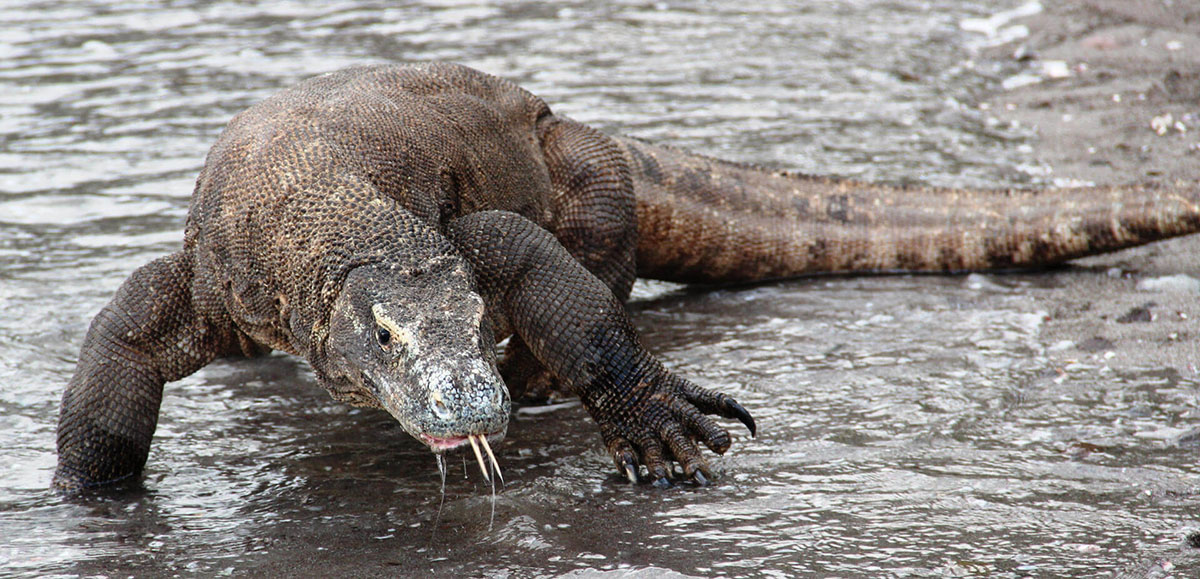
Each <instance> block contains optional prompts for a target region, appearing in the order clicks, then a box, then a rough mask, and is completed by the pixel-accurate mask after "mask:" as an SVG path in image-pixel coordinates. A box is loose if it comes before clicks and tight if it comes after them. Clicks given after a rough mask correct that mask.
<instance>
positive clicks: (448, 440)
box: [418, 429, 504, 482]
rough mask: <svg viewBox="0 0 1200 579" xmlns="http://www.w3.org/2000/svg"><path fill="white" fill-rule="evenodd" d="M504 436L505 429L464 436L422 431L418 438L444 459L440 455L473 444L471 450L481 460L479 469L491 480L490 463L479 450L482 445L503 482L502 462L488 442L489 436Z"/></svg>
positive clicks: (498, 437)
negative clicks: (500, 462) (498, 459)
mask: <svg viewBox="0 0 1200 579" xmlns="http://www.w3.org/2000/svg"><path fill="white" fill-rule="evenodd" d="M502 436H504V430H503V429H501V430H497V431H495V432H493V433H491V434H467V435H464V436H444V437H443V436H433V435H430V434H425V433H424V432H422V433H421V434H420V435H419V436H418V438H419V439H420V440H421V442H424V443H425V444H426V445H427V446H429V448H430V449H431V450H433V452H434V453H435V454H438V455H439V458H438V460H439V461H440V460H442V459H441V457H440V455H442V454H444V453H446V452H447V451H450V450H454V449H456V448H459V447H462V446H465V445H467V444H470V445H471V450H472V451H474V453H475V460H477V461H479V470H480V472H482V473H483V478H485V479H488V480H490V479H491V476H490V475H489V473H488V471H489V468H488V466H489V463H488V462H486V461H484V458H483V454H482V453H481V452H480V451H479V449H480V447H482V448H483V450H484V451H486V452H487V457H488V461H490V466H491V470H493V471H494V472H495V473H496V476H497V478H500V481H501V482H503V481H504V478H503V477H502V476H501V475H500V464H499V463H497V462H496V455H495V454H493V453H492V445H491V444H489V443H488V439H489V438H495V439H496V440H499V439H500V437H502Z"/></svg>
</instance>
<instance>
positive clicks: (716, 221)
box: [617, 138, 1200, 282]
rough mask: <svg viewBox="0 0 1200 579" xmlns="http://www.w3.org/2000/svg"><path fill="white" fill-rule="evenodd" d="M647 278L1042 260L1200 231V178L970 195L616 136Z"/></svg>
mask: <svg viewBox="0 0 1200 579" xmlns="http://www.w3.org/2000/svg"><path fill="white" fill-rule="evenodd" d="M617 141H618V143H620V145H621V147H622V149H623V150H624V152H625V155H626V157H627V159H628V161H629V163H630V167H631V170H632V173H633V182H634V188H635V190H636V192H637V213H638V229H639V235H638V238H639V241H638V249H637V269H638V275H639V276H640V277H648V278H653V279H661V280H668V281H679V282H736V281H754V280H764V279H772V278H783V277H790V276H798V275H805V274H813V273H824V272H904V271H909V272H918V271H925V272H955V271H978V270H987V269H1019V268H1030V267H1038V266H1046V265H1051V264H1056V263H1061V262H1064V261H1067V260H1070V259H1075V258H1078V257H1083V256H1085V255H1093V254H1097V253H1104V252H1108V251H1113V250H1117V249H1121V248H1124V247H1131V246H1135V245H1141V244H1144V243H1149V242H1151V241H1156V240H1159V239H1165V238H1168V237H1174V236H1178V235H1185V234H1188V233H1193V232H1197V231H1200V181H1187V182H1180V183H1175V184H1143V185H1132V186H1127V187H1085V188H1069V189H1047V190H1030V191H1025V190H995V191H976V190H960V189H943V188H932V187H892V186H884V185H873V184H866V183H860V182H855V181H848V180H838V179H831V178H822V177H811V176H805V175H795V174H791V173H787V172H779V171H775V172H772V171H769V170H765V169H761V168H757V167H753V166H749V165H742V164H737V163H730V162H726V161H720V160H716V159H711V158H707V157H702V156H699V155H694V154H691V153H686V152H684V151H681V150H678V149H673V148H669V147H662V146H656V145H650V144H647V143H644V142H641V141H637V140H633V139H625V138H619V139H617Z"/></svg>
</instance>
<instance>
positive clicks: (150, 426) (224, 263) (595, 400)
mask: <svg viewBox="0 0 1200 579" xmlns="http://www.w3.org/2000/svg"><path fill="white" fill-rule="evenodd" d="M1198 205H1200V182H1196V181H1190V182H1186V183H1178V184H1173V185H1137V186H1130V187H1116V188H1108V187H1094V188H1079V189H1063V190H1046V191H967V190H957V189H940V188H929V187H886V186H881V185H871V184H864V183H859V182H854V181H846V180H838V179H832V178H822V177H811V176H805V175H796V174H790V173H786V172H776V171H767V170H763V169H759V168H755V167H752V166H747V165H741V164H734V163H728V162H724V161H719V160H715V159H710V158H705V157H701V156H697V155H692V154H689V153H686V152H683V151H680V150H676V149H672V148H667V147H661V146H654V145H650V144H647V143H644V142H641V141H637V140H632V139H627V138H619V137H609V136H605V135H603V134H601V133H599V132H597V131H596V130H594V129H592V128H589V127H587V126H585V125H582V124H580V123H577V122H574V121H572V120H570V119H567V118H564V117H561V116H557V115H555V114H553V113H552V112H551V111H550V109H549V107H548V106H547V105H546V103H545V102H543V101H542V100H541V99H540V98H538V97H536V96H534V95H533V94H530V93H529V92H527V91H525V90H523V89H521V88H519V87H518V86H516V85H515V84H512V83H510V82H507V81H505V80H502V79H499V78H496V77H493V76H490V75H487V74H484V73H481V72H478V71H475V70H472V69H469V68H466V67H463V66H457V65H452V64H424V65H413V66H391V65H384V66H369V67H361V68H353V69H350V70H345V71H341V72H335V73H330V74H325V75H321V76H318V77H316V78H312V79H310V80H307V81H304V82H302V83H300V84H298V85H296V86H294V87H292V88H289V89H287V90H284V91H283V92H281V93H279V94H277V95H275V96H273V97H271V98H268V99H267V100H265V101H263V102H261V103H259V104H257V105H255V106H253V107H251V108H250V109H248V110H246V111H245V112H243V113H241V114H239V115H237V116H236V117H234V119H233V120H232V121H231V122H230V123H229V126H228V127H227V128H226V129H225V131H224V133H223V134H222V135H221V136H220V138H218V139H217V142H216V144H215V145H214V146H213V148H212V151H211V152H210V153H209V155H208V158H207V160H206V163H205V166H204V168H203V170H202V171H201V172H200V176H199V178H198V179H197V182H196V189H195V193H194V195H193V198H192V201H191V208H190V212H189V215H188V219H187V225H186V229H185V233H184V242H183V249H182V250H180V251H178V252H176V253H173V254H171V255H168V256H166V257H162V258H160V259H157V260H154V261H152V262H150V263H148V264H146V265H144V266H142V267H140V268H138V269H137V270H136V271H134V272H133V274H132V275H131V276H130V277H129V279H128V280H126V281H125V283H124V285H122V286H121V288H120V289H119V290H118V291H117V294H116V296H115V297H114V298H113V300H112V302H111V303H109V304H108V305H107V306H106V307H105V308H104V309H103V310H102V311H101V312H100V313H99V314H98V315H97V316H96V318H95V320H94V321H93V322H92V324H91V327H90V329H89V330H88V334H87V337H86V339H85V340H84V343H83V347H82V351H81V352H80V355H79V363H78V367H77V368H76V371H75V374H74V376H73V377H72V379H71V381H70V384H69V385H68V386H67V389H66V392H65V393H64V395H63V401H62V409H61V414H60V417H59V425H58V454H59V459H58V467H57V470H56V472H55V477H54V485H55V486H56V487H58V488H60V489H64V490H68V491H70V490H77V489H80V488H85V487H95V486H101V485H106V484H110V483H114V482H117V481H121V480H123V479H131V480H135V481H136V480H137V475H138V474H139V473H140V472H141V470H142V468H143V466H144V464H145V462H146V458H147V455H148V453H149V450H150V439H151V437H152V435H153V434H154V429H155V425H156V422H157V419H158V411H159V404H160V402H161V400H162V392H163V385H164V383H166V382H170V381H172V380H178V379H180V378H182V377H184V376H187V375H189V374H191V373H193V372H195V371H197V370H198V369H200V368H201V367H202V366H204V365H206V364H208V363H209V362H211V361H213V360H214V359H216V358H218V357H222V356H226V355H237V354H246V355H254V354H262V353H265V352H268V351H270V350H282V351H284V352H288V353H291V354H294V355H297V356H302V357H303V358H305V359H306V360H307V361H308V362H309V364H310V365H311V366H312V368H313V371H314V372H315V374H316V377H317V380H318V382H319V383H320V384H321V385H322V386H323V387H324V388H326V389H327V390H328V391H329V393H330V394H331V395H332V396H333V397H334V398H336V399H338V400H343V401H346V402H349V403H350V404H355V405H360V406H371V407H378V408H383V409H385V410H386V411H388V412H389V413H391V415H392V416H394V417H395V418H396V420H397V421H399V423H400V424H401V425H402V426H403V428H404V429H405V430H406V431H407V432H408V433H410V434H412V435H413V436H414V437H416V438H417V439H419V440H421V441H422V442H424V443H425V444H426V445H428V446H429V447H430V448H431V449H432V450H433V451H434V452H439V453H440V452H444V451H446V450H449V449H452V448H456V447H459V446H463V445H466V444H468V443H470V444H472V445H474V444H476V443H477V442H484V443H486V441H487V440H488V439H491V440H493V441H494V440H496V439H498V438H499V437H501V436H503V435H504V433H505V429H506V425H507V422H508V416H509V410H510V398H509V396H510V394H509V390H510V389H511V390H512V391H513V392H514V393H520V392H522V391H523V388H524V386H526V385H537V386H538V387H544V386H545V385H547V384H555V383H561V384H562V385H564V386H566V387H568V388H569V389H570V390H571V391H573V392H575V393H577V394H578V395H579V397H580V398H581V400H582V402H583V405H584V407H585V408H586V409H587V410H588V412H589V413H590V414H591V416H592V418H593V419H595V421H596V423H597V424H598V425H599V427H600V433H601V435H602V436H603V440H604V443H605V445H606V446H607V450H608V452H609V453H610V454H611V456H612V458H613V460H614V461H615V463H616V466H617V469H618V470H619V471H620V472H621V473H622V474H623V475H625V476H627V477H629V478H630V479H631V480H636V479H642V480H649V481H652V482H654V483H656V484H660V485H665V484H669V478H670V476H671V470H670V469H669V468H668V465H669V464H670V463H671V462H674V463H678V464H679V465H680V466H682V469H683V473H684V476H686V477H689V478H690V479H691V480H694V481H696V482H699V483H701V484H703V483H704V482H706V481H707V478H708V477H710V476H711V473H710V471H709V467H708V466H707V464H706V461H705V457H704V456H703V455H702V453H701V451H700V448H699V445H700V444H703V445H704V446H707V447H708V448H709V449H711V450H712V451H714V452H716V453H724V452H725V451H726V450H727V449H728V448H729V446H730V437H729V434H728V432H727V431H726V430H725V429H724V428H722V427H721V426H718V424H717V423H716V422H715V421H714V420H713V419H712V418H710V416H709V415H717V416H721V417H726V418H735V419H737V420H740V421H741V422H742V423H743V424H745V425H746V427H747V428H748V429H749V430H750V432H751V434H753V433H754V430H755V424H754V420H753V419H752V418H751V416H750V414H749V413H748V412H747V411H746V410H745V409H744V408H743V407H742V406H741V405H739V404H738V403H737V402H736V401H734V400H733V399H732V398H730V397H729V396H726V395H724V394H720V393H716V392H713V391H710V390H707V389H705V388H702V387H699V386H697V385H695V384H693V383H691V382H689V381H687V380H685V379H683V378H680V377H678V376H675V375H674V374H671V373H670V372H668V371H667V370H666V369H664V367H663V366H662V364H661V363H659V361H657V360H656V359H655V358H654V357H653V356H651V355H650V354H649V353H647V352H646V351H645V350H644V349H643V348H642V347H641V346H640V345H639V342H638V337H637V335H636V334H635V332H634V330H633V328H632V326H631V325H630V323H629V321H628V319H627V317H626V312H625V310H624V307H623V302H624V301H625V300H626V299H627V298H628V297H629V292H630V288H631V286H632V285H633V281H634V278H635V276H642V277H647V278H654V279H661V280H669V281H676V282H735V281H737V282H740V281H751V280H766V279H773V278H782V277H788V276H796V275H801V274H809V273H817V272H892V271H897V272H898V271H940V272H961V271H973V270H985V269H996V268H1001V269H1012V268H1029V267H1036V266H1042V265H1047V264H1055V263H1060V262H1063V261H1066V260H1070V259H1073V258H1077V257H1081V256H1085V255H1089V254H1095V253H1101V252H1106V251H1111V250H1115V249H1119V248H1123V247H1129V246H1133V245H1138V244H1143V243H1147V242H1150V241H1154V240H1158V239H1163V238H1166V237H1171V236H1176V235H1182V234H1187V233H1191V232H1195V231H1197V230H1200V206H1198ZM508 336H512V338H511V340H510V342H509V345H508V347H507V350H506V356H505V359H504V360H503V362H502V363H500V364H499V365H498V364H497V362H496V359H495V354H494V348H495V344H496V342H497V340H500V339H503V338H505V337H508ZM501 376H503V379H502V378H501ZM506 383H507V387H506V385H505V384H506ZM485 446H486V445H485ZM476 454H477V456H478V454H479V452H478V448H476ZM493 464H494V458H493ZM481 466H483V462H482V459H481ZM643 468H644V469H645V471H644V474H643V470H642V469H643ZM485 474H486V472H485Z"/></svg>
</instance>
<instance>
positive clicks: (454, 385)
mask: <svg viewBox="0 0 1200 579" xmlns="http://www.w3.org/2000/svg"><path fill="white" fill-rule="evenodd" d="M326 344H327V347H326V351H327V356H328V358H329V360H330V362H333V363H334V365H335V367H336V368H337V374H340V375H341V376H340V377H341V378H344V379H345V380H346V381H347V382H349V383H350V384H351V385H352V388H353V390H355V392H354V393H353V396H352V397H353V398H356V399H358V401H359V402H362V403H366V404H370V405H376V404H377V405H378V406H380V407H382V408H383V409H385V410H387V411H388V412H389V413H390V414H391V415H392V416H393V417H395V418H396V420H397V421H399V422H400V425H401V426H402V427H403V428H404V430H405V431H407V432H408V433H409V434H411V435H412V436H413V437H415V438H417V439H418V440H420V441H421V442H424V443H425V444H426V445H427V446H429V448H430V449H432V450H433V451H434V452H435V453H442V452H445V451H447V450H451V449H453V448H456V447H460V446H463V445H464V444H468V443H470V444H472V445H474V444H475V443H476V442H483V443H485V444H484V446H485V448H487V445H486V441H487V440H488V439H489V438H490V439H491V440H493V441H496V440H499V439H500V438H503V436H504V433H505V430H506V428H507V425H508V415H509V409H510V402H509V395H508V389H507V388H506V387H505V385H504V381H503V380H502V379H501V378H500V373H499V372H498V371H497V369H496V359H495V351H494V347H495V341H494V339H493V334H492V329H491V324H490V322H489V321H488V317H487V316H486V315H485V310H484V303H483V299H482V298H481V297H480V295H479V293H477V292H476V291H475V289H474V283H473V281H472V277H471V273H470V269H469V268H468V267H467V265H466V263H465V262H464V261H463V260H462V259H461V258H459V257H458V256H457V255H443V256H438V257H434V258H431V259H428V260H426V261H424V262H423V263H421V264H420V265H417V266H408V267H397V266H387V265H367V266H361V267H358V268H355V269H354V270H352V271H351V272H350V273H349V275H348V276H347V278H346V280H345V282H344V284H343V286H342V291H341V294H340V295H339V297H338V298H337V301H336V303H335V305H334V308H333V311H332V314H331V320H330V323H329V337H328V341H327V342H326ZM489 452H490V450H489ZM481 466H482V465H481ZM485 474H486V473H485Z"/></svg>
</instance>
